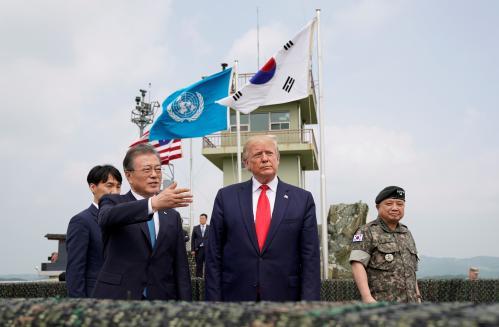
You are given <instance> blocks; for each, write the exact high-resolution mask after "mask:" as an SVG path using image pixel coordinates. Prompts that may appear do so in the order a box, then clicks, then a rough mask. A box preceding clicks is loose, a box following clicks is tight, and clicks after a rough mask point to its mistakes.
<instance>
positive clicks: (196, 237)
mask: <svg viewBox="0 0 499 327" xmlns="http://www.w3.org/2000/svg"><path fill="white" fill-rule="evenodd" d="M204 226H205V230H204V237H203V233H201V225H197V226H194V228H193V229H192V237H191V251H197V250H199V245H201V243H203V246H207V245H208V243H207V242H206V241H208V234H209V231H210V225H208V224H206V225H204Z"/></svg>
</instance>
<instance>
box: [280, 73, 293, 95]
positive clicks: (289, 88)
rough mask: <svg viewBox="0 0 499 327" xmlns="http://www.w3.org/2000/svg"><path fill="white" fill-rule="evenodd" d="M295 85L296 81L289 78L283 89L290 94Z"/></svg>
mask: <svg viewBox="0 0 499 327" xmlns="http://www.w3.org/2000/svg"><path fill="white" fill-rule="evenodd" d="M294 84H295V79H294V78H293V77H291V76H288V78H287V79H286V82H285V83H284V85H283V86H282V89H283V90H284V91H286V92H288V93H289V92H290V91H291V88H292V87H293V85H294Z"/></svg>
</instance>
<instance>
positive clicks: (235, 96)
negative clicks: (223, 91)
mask: <svg viewBox="0 0 499 327" xmlns="http://www.w3.org/2000/svg"><path fill="white" fill-rule="evenodd" d="M242 96H243V94H242V93H241V91H237V92H236V93H235V94H234V95H233V96H232V99H234V101H237V100H239V99H240V98H241V97H242Z"/></svg>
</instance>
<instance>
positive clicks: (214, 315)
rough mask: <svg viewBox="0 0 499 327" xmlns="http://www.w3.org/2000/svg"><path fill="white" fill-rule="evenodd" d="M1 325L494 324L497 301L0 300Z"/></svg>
mask: <svg viewBox="0 0 499 327" xmlns="http://www.w3.org/2000/svg"><path fill="white" fill-rule="evenodd" d="M0 325H2V326H102V327H107V326H153V327H154V326H428V325H430V326H444V325H445V326H497V325H499V304H488V305H487V304H470V303H440V304H429V303H428V304H421V305H417V304H405V305H403V304H399V305H391V304H387V303H377V304H372V305H363V304H360V303H332V302H308V303H307V302H301V303H268V302H267V303H266V302H262V303H252V302H248V303H209V302H195V303H193V302H163V301H151V302H148V301H111V300H89V299H79V300H78V299H57V298H49V299H0Z"/></svg>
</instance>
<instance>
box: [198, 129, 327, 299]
mask: <svg viewBox="0 0 499 327" xmlns="http://www.w3.org/2000/svg"><path fill="white" fill-rule="evenodd" d="M243 161H244V164H245V166H246V168H247V169H248V170H249V171H250V172H251V173H252V174H253V177H252V178H251V179H250V180H249V181H247V182H243V183H239V184H234V185H230V186H227V187H224V188H222V189H220V190H219V191H218V194H217V196H216V199H215V203H214V206H213V213H212V218H211V225H210V237H209V238H208V245H207V247H206V268H205V269H206V271H205V272H206V299H207V300H209V301H301V300H304V301H318V300H320V259H319V237H318V232H317V220H316V217H315V204H314V199H313V197H312V194H311V193H310V192H308V191H305V190H303V189H301V188H298V187H295V186H292V185H289V184H286V183H284V182H283V181H281V180H280V179H279V178H278V177H277V170H278V167H279V150H278V147H277V142H276V140H275V139H274V138H273V137H271V136H267V135H259V136H254V137H251V138H249V139H248V140H247V142H246V144H245V145H244V149H243Z"/></svg>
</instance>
